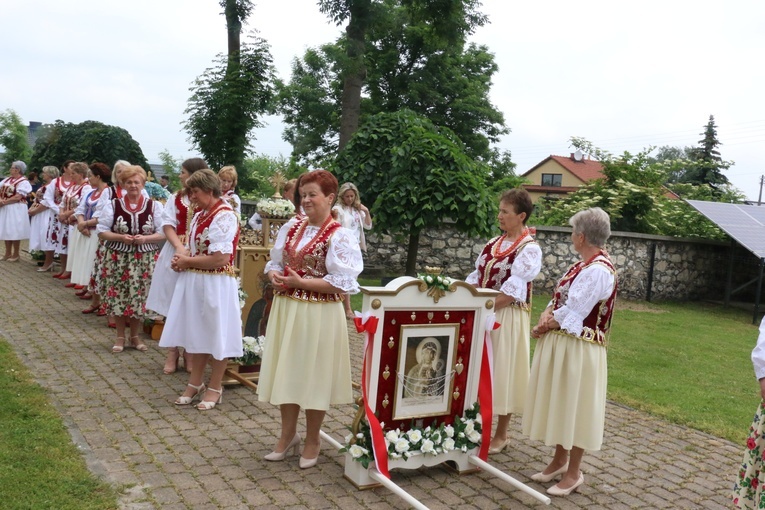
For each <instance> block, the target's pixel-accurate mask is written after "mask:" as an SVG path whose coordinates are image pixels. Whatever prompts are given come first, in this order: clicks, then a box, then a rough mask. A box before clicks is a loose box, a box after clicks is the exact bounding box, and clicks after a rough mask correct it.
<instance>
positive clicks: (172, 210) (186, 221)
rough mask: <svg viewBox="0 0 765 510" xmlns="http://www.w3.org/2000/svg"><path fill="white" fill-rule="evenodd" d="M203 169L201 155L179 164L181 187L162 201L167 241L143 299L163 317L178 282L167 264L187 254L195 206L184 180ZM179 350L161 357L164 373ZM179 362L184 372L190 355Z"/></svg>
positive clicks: (171, 368)
mask: <svg viewBox="0 0 765 510" xmlns="http://www.w3.org/2000/svg"><path fill="white" fill-rule="evenodd" d="M203 168H207V163H205V161H204V160H203V159H202V158H189V159H187V160H186V161H184V162H183V163H182V164H181V171H180V172H179V174H178V177H179V179H180V181H181V184H182V185H183V187H181V189H179V190H178V192H177V193H174V194H173V195H171V196H170V198H169V199H168V200H167V203H166V204H165V211H164V213H163V215H162V231H163V232H164V234H165V237H166V238H167V242H166V243H165V245H164V246H163V247H162V250H161V251H160V252H159V258H158V259H157V264H156V266H154V275H153V276H152V278H151V288H150V289H149V297H148V298H146V308H147V309H149V310H152V311H154V312H157V313H158V314H159V315H161V316H163V317H167V314H168V310H169V309H170V301H171V300H172V299H173V290H174V289H175V285H176V284H177V283H178V272H176V271H174V270H173V268H172V267H170V262H171V261H172V260H173V257H174V256H175V255H188V254H189V248H188V246H187V244H186V235H187V234H188V230H189V226H190V225H191V219H192V218H193V217H194V212H195V210H196V209H195V206H194V204H193V203H192V202H191V199H190V197H189V191H188V188H187V187H186V181H187V180H188V178H189V177H191V176H192V175H193V174H194V172H196V171H197V170H202V169H203ZM179 358H180V351H179V349H178V347H171V348H170V349H168V350H167V358H166V359H165V367H164V368H163V372H164V373H165V374H172V373H174V372H175V371H176V370H177V369H178V359H179ZM183 362H184V365H185V366H186V371H187V372H190V371H191V364H190V358H189V357H188V356H187V355H186V353H185V352H184V354H183Z"/></svg>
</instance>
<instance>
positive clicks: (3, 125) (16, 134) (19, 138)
mask: <svg viewBox="0 0 765 510" xmlns="http://www.w3.org/2000/svg"><path fill="white" fill-rule="evenodd" d="M0 145H2V146H3V147H4V148H5V153H4V154H3V157H2V161H1V162H0V165H2V166H1V167H0V172H2V173H5V172H7V171H8V169H9V168H10V166H11V163H13V162H14V161H23V162H24V163H29V160H30V158H31V157H32V148H31V147H30V146H29V139H28V138H27V127H26V126H25V125H24V123H23V122H22V120H21V117H19V115H18V114H17V113H16V112H15V111H13V110H10V109H8V110H5V112H4V113H0Z"/></svg>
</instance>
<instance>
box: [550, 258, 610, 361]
mask: <svg viewBox="0 0 765 510" xmlns="http://www.w3.org/2000/svg"><path fill="white" fill-rule="evenodd" d="M596 264H598V265H601V266H604V267H605V268H606V269H608V271H609V272H610V273H611V274H613V275H614V289H613V291H611V295H610V296H608V297H607V298H606V299H604V300H602V301H600V302H599V303H598V304H597V305H596V306H595V307H593V309H592V311H591V312H590V313H589V315H587V317H585V319H584V323H583V326H584V327H583V328H582V333H581V335H579V336H578V337H577V338H580V339H581V340H584V341H587V342H592V343H596V344H598V345H602V346H605V345H606V341H607V338H608V331H609V330H610V329H611V317H612V315H613V313H614V304H615V302H616V291H617V288H618V281H617V280H616V268H615V267H614V265H613V263H612V262H611V259H609V258H608V255H607V254H606V253H605V252H604V251H601V252H600V253H599V254H598V255H596V256H595V257H593V258H592V259H590V260H588V261H587V262H577V263H576V264H574V265H573V266H571V268H570V269H569V270H568V271H567V272H566V274H564V275H563V277H562V278H561V279H560V280H559V281H558V285H557V286H556V287H555V293H554V294H553V299H552V304H553V310H557V309H559V308H560V307H562V306H563V303H565V302H566V299H567V298H568V291H569V289H570V288H571V284H572V283H573V281H574V280H576V278H577V276H579V274H580V273H581V272H582V271H583V270H584V269H585V268H587V267H590V266H592V265H596Z"/></svg>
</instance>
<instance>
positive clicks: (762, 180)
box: [757, 175, 765, 205]
mask: <svg viewBox="0 0 765 510" xmlns="http://www.w3.org/2000/svg"><path fill="white" fill-rule="evenodd" d="M763 184H765V175H761V176H760V197H759V198H758V199H757V205H762V186H763Z"/></svg>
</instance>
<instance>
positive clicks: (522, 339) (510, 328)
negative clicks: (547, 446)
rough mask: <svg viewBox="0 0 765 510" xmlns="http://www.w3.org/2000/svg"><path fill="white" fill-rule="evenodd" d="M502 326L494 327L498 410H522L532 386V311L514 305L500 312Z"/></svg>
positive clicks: (495, 399)
mask: <svg viewBox="0 0 765 510" xmlns="http://www.w3.org/2000/svg"><path fill="white" fill-rule="evenodd" d="M496 321H497V322H499V323H500V324H501V325H502V326H501V327H500V328H499V329H497V330H495V331H492V333H491V345H492V350H493V352H494V371H493V373H494V382H493V387H494V399H493V404H492V405H493V409H494V414H499V415H505V414H515V413H522V412H523V408H524V404H525V402H526V392H527V391H528V387H529V333H530V331H529V323H530V321H531V313H530V312H528V311H524V310H521V309H520V308H517V307H514V306H507V307H505V308H503V309H501V310H500V311H499V312H497V317H496Z"/></svg>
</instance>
